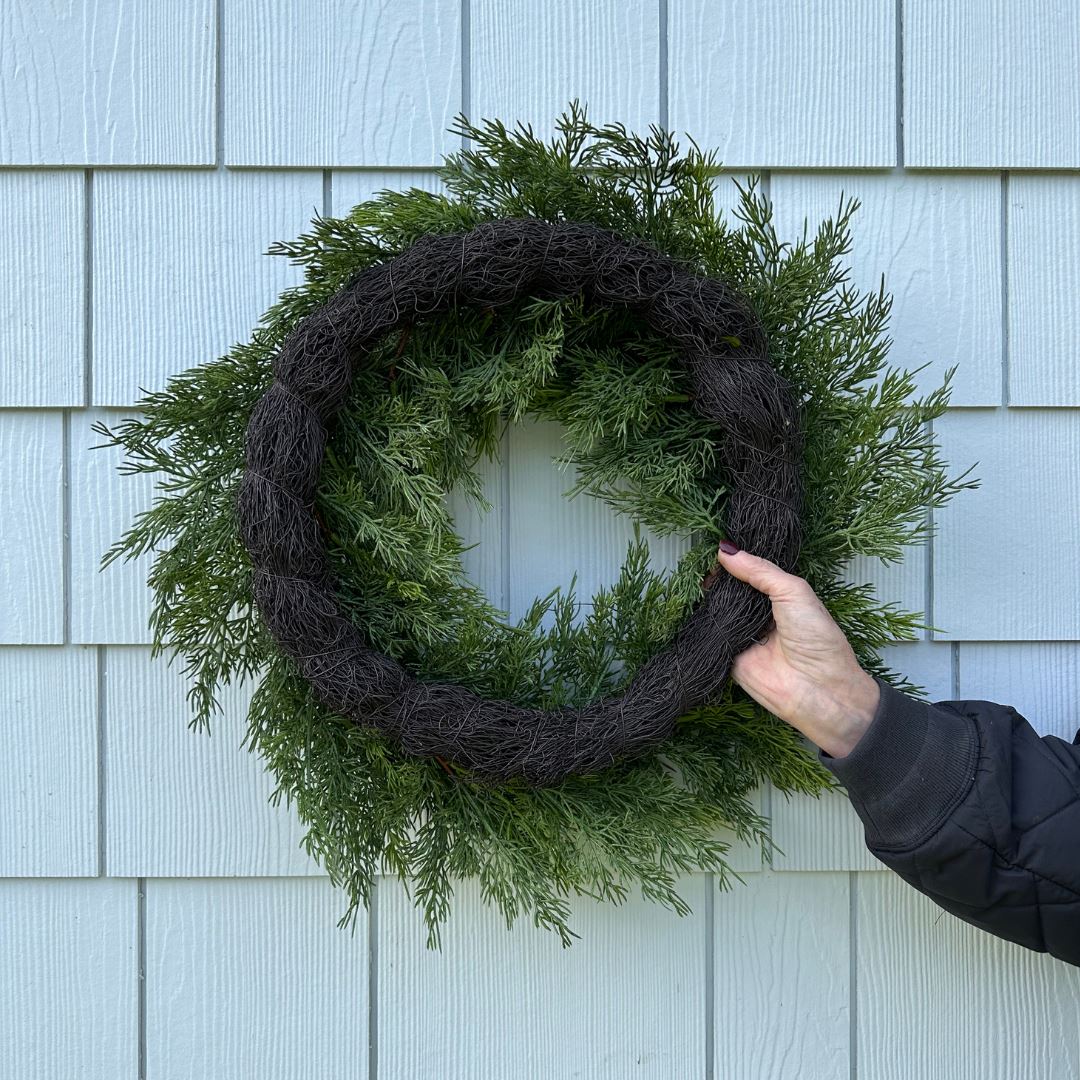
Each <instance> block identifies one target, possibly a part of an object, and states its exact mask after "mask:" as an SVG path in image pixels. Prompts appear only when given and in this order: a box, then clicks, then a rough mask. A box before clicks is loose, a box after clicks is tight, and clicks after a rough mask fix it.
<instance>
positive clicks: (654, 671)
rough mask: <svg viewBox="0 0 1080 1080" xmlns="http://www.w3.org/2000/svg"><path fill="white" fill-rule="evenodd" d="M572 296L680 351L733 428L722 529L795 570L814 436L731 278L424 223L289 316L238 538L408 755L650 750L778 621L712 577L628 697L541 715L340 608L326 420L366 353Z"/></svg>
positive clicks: (512, 232)
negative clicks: (369, 635)
mask: <svg viewBox="0 0 1080 1080" xmlns="http://www.w3.org/2000/svg"><path fill="white" fill-rule="evenodd" d="M577 293H583V294H584V299H585V300H586V301H587V302H593V303H598V304H603V305H609V306H616V305H618V306H624V307H627V308H630V309H632V310H634V311H636V312H639V313H640V314H641V315H642V317H643V318H644V319H645V320H646V321H647V323H648V324H649V325H650V326H651V327H652V329H654V330H655V331H656V332H658V333H660V334H663V335H665V336H666V337H667V338H668V339H670V340H671V341H672V342H673V343H674V344H675V345H676V346H677V347H678V349H679V353H680V356H681V359H682V362H683V363H684V364H685V365H686V368H687V370H688V373H689V376H690V381H691V385H692V401H693V407H694V408H695V409H696V410H697V411H698V412H699V413H700V414H701V415H702V416H704V417H706V418H707V419H709V420H711V421H715V422H716V423H717V424H718V425H719V427H720V430H721V432H722V435H721V439H720V441H721V445H720V446H719V447H718V451H719V458H720V460H721V461H722V462H723V466H724V470H725V472H726V475H727V478H728V480H729V483H730V490H731V494H730V497H729V502H728V506H727V520H726V523H725V524H726V533H727V535H728V536H729V537H730V538H731V539H732V540H734V541H735V543H737V544H739V545H740V546H741V547H744V548H747V549H749V550H751V551H753V552H755V553H756V554H759V555H763V556H764V557H766V558H768V559H771V560H773V561H774V562H776V563H778V564H779V565H780V566H781V567H783V568H784V569H787V570H789V571H790V570H793V569H794V565H795V562H796V559H797V558H798V554H799V548H800V544H801V522H800V514H801V498H802V496H801V490H800V471H799V463H800V460H801V452H802V432H801V430H800V426H799V422H798V420H799V416H798V406H797V403H796V401H795V399H794V396H793V394H792V392H791V389H790V387H789V385H788V383H787V381H786V380H785V379H783V378H782V377H781V376H780V375H779V374H778V373H777V372H776V371H774V370H773V368H772V367H771V366H770V364H769V362H768V357H767V348H766V341H765V335H764V332H763V331H762V329H761V327H760V324H759V323H758V322H757V320H756V319H755V318H754V316H753V315H752V313H751V312H750V310H749V308H748V306H747V305H746V303H745V302H743V301H742V300H741V299H740V298H739V297H738V296H736V295H735V293H734V292H733V290H732V289H731V288H730V287H729V286H728V285H726V284H725V283H723V282H721V281H719V280H717V279H714V278H708V277H702V276H698V275H695V274H692V273H690V272H688V271H687V270H685V269H684V268H682V267H680V266H679V264H678V263H676V262H675V261H674V260H672V259H671V258H670V257H668V256H666V255H664V254H662V253H661V252H659V251H657V250H656V249H655V248H652V247H651V246H648V245H646V244H644V243H642V242H639V241H628V240H626V239H624V238H622V237H620V236H618V235H617V234H615V233H613V232H610V231H609V230H605V229H601V228H598V227H596V226H593V225H590V224H587V223H582V222H549V221H544V220H541V219H538V218H502V219H498V220H494V221H490V222H486V223H484V224H482V225H479V226H477V227H476V228H474V229H472V230H471V231H469V232H467V233H464V234H462V233H457V234H449V235H442V234H440V235H432V236H427V237H424V238H423V239H421V240H419V241H418V242H417V243H416V244H414V245H413V246H412V247H411V248H409V249H408V250H407V251H405V252H403V253H402V254H401V255H398V256H396V257H395V258H392V259H389V260H387V261H385V262H382V263H379V264H376V265H374V266H371V267H369V268H367V269H366V270H364V271H363V272H361V273H359V274H358V275H357V276H356V277H355V278H353V279H352V280H351V281H350V282H349V284H348V285H347V286H346V287H345V288H343V289H342V290H341V291H340V292H338V293H337V294H335V295H334V296H333V297H332V298H331V299H330V300H329V301H328V302H326V303H325V304H323V305H322V306H321V307H320V308H318V309H317V310H315V311H313V312H312V313H310V314H309V315H307V316H306V317H305V318H303V319H302V320H301V321H300V322H299V323H298V324H297V325H296V326H295V327H294V329H293V330H292V332H291V333H290V334H289V336H288V338H287V339H286V340H285V342H284V344H283V345H282V348H281V349H280V351H279V353H278V355H277V356H276V358H275V360H274V366H273V372H274V382H273V383H272V385H271V387H270V389H269V390H268V391H267V392H266V394H265V395H264V396H263V397H262V398H261V399H260V400H259V402H258V403H257V404H256V406H255V408H254V410H253V411H252V414H251V417H250V420H249V423H248V428H247V435H246V447H245V472H244V476H243V478H242V481H241V484H240V489H239V493H238V504H237V509H238V513H239V520H240V528H241V536H242V539H243V543H244V545H245V547H246V548H247V551H248V553H249V555H250V557H251V562H252V565H253V568H254V578H253V593H254V598H255V602H256V605H257V607H258V609H259V612H260V614H261V616H262V617H263V619H264V620H265V621H266V624H267V626H268V628H269V630H270V632H271V634H272V635H273V637H274V639H275V640H276V642H277V643H278V645H279V646H280V648H281V649H282V650H284V652H285V653H286V654H287V655H289V656H290V657H292V658H293V659H294V660H295V662H296V663H297V665H298V667H299V670H300V671H301V673H302V674H303V676H304V677H305V678H306V679H307V680H308V681H309V682H310V684H311V686H312V688H313V689H314V691H315V693H316V695H317V696H318V698H319V699H320V700H321V701H323V702H324V703H325V704H326V705H327V706H328V707H330V708H331V709H333V710H334V711H335V712H338V713H340V714H341V715H343V716H347V717H350V718H352V719H354V720H356V721H357V722H358V723H360V724H363V725H366V726H370V727H375V728H378V729H379V730H381V731H383V732H384V733H386V734H387V735H388V736H390V737H391V738H392V739H393V740H394V741H395V742H396V743H397V744H398V746H400V748H401V749H402V750H403V751H404V752H406V753H409V754H415V755H420V756H424V757H441V758H444V759H449V760H451V761H454V762H457V763H458V764H460V765H462V766H464V767H466V768H468V769H470V770H471V771H472V772H474V773H475V774H476V775H478V776H480V777H483V778H486V779H488V780H491V781H500V780H506V779H509V778H511V777H523V778H525V779H526V780H527V781H529V782H531V783H533V784H535V785H537V786H540V785H550V784H555V783H558V782H559V781H560V780H561V779H563V778H564V777H566V776H568V775H571V774H576V773H592V772H596V771H598V770H600V769H603V768H604V767H606V766H608V765H611V764H612V763H614V762H615V761H616V760H619V759H623V758H629V757H634V756H637V755H641V754H644V753H646V752H648V751H649V750H651V749H653V748H655V747H656V746H658V745H659V744H660V743H662V742H663V741H664V740H665V739H666V738H667V737H669V736H670V735H671V733H672V731H673V728H674V724H675V721H676V719H677V718H678V717H679V716H681V715H682V714H684V713H686V712H687V711H688V710H689V709H691V708H693V707H694V706H696V705H700V704H702V703H704V702H705V701H707V700H708V698H709V696H710V695H711V694H713V693H714V692H716V691H717V690H718V689H719V688H720V687H721V686H722V685H723V683H724V681H725V680H726V679H727V676H728V672H729V670H730V666H731V661H732V659H733V658H734V657H735V656H736V655H737V654H738V653H739V652H741V651H742V650H743V649H744V648H746V647H747V646H748V645H749V644H750V643H751V642H753V641H754V639H755V638H757V637H759V636H760V635H761V634H762V633H763V632H764V630H765V628H766V626H767V625H768V623H769V620H770V616H771V610H770V605H769V601H768V598H767V597H766V596H764V595H763V594H762V593H760V592H758V591H757V590H756V589H754V588H753V587H751V586H750V585H748V584H746V583H744V582H741V581H739V580H738V579H737V578H735V577H733V576H731V575H729V574H723V575H720V576H717V577H715V578H714V579H713V580H712V584H711V586H710V587H709V588H708V589H706V590H705V592H704V594H703V597H702V599H701V600H700V601H699V602H698V603H697V604H696V605H695V606H694V608H693V610H692V611H691V612H690V614H689V616H688V617H687V619H686V620H685V622H684V623H683V625H682V626H681V627H680V629H679V631H678V633H677V634H676V635H675V638H674V640H673V641H672V642H671V643H670V645H669V647H668V648H666V649H665V650H664V651H662V652H659V653H657V654H655V655H654V656H653V657H652V658H651V659H650V660H648V661H647V662H646V663H645V664H643V665H642V666H641V667H640V669H639V670H638V671H637V672H636V674H635V675H634V677H633V679H632V680H631V681H630V682H629V684H628V685H627V686H626V688H625V689H624V690H623V692H622V693H620V694H617V695H610V696H608V697H604V698H600V699H598V700H596V701H593V702H591V703H589V704H587V705H585V706H583V707H581V708H577V709H575V708H569V707H564V708H559V709H552V710H548V711H545V710H542V709H537V708H526V707H521V706H518V705H515V704H514V703H512V702H509V701H503V700H494V699H487V698H483V697H480V696H479V695H477V694H475V693H474V692H472V691H471V690H469V689H467V688H465V687H462V686H457V685H454V684H452V683H443V682H424V681H420V680H418V679H416V678H414V677H413V676H412V675H410V674H409V673H408V672H406V671H405V670H404V668H402V667H401V665H399V664H398V663H397V662H395V661H394V660H392V659H390V658H389V657H387V656H385V655H383V654H381V653H379V652H376V651H374V650H373V649H371V648H370V646H369V645H368V644H367V643H366V642H365V638H364V635H363V632H362V628H361V627H358V626H356V625H355V624H354V623H353V622H352V621H351V620H350V619H349V618H348V617H347V616H346V615H345V614H344V613H343V611H342V610H341V608H340V606H339V604H338V602H337V600H336V598H335V590H334V582H333V579H332V576H331V574H330V571H329V569H328V566H327V562H326V557H325V552H324V549H323V543H322V538H321V535H320V530H319V527H318V523H317V521H316V519H315V514H314V499H315V491H316V486H317V484H318V480H319V472H320V468H321V464H322V456H323V449H324V446H325V443H326V438H327V424H328V423H329V422H330V420H331V419H332V417H333V416H334V414H335V412H336V411H337V410H338V409H339V408H340V407H341V405H342V403H343V401H344V399H345V396H346V394H347V392H348V390H349V386H350V382H351V378H352V370H353V365H354V364H355V363H357V358H358V357H360V358H362V356H363V354H364V352H365V351H369V350H371V349H372V348H373V347H374V346H375V344H376V343H377V342H378V341H379V340H380V339H381V338H382V337H383V336H384V335H386V334H387V333H389V332H390V331H392V330H393V329H394V328H395V327H397V326H399V325H407V324H412V323H414V322H416V321H417V320H421V319H424V318H426V317H429V316H432V317H434V316H437V315H438V314H439V313H440V312H445V311H447V310H448V309H449V308H451V307H452V306H454V305H456V304H469V305H475V306H478V307H498V306H500V305H505V304H508V303H510V302H512V301H514V300H515V299H517V298H519V297H523V296H536V297H544V298H559V297H567V296H572V295H575V294H577ZM360 362H362V359H361V361H360Z"/></svg>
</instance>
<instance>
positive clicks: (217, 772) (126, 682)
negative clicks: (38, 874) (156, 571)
mask: <svg viewBox="0 0 1080 1080" xmlns="http://www.w3.org/2000/svg"><path fill="white" fill-rule="evenodd" d="M189 685H190V683H189V682H188V680H187V679H186V678H185V677H183V676H182V675H181V673H180V664H179V663H176V664H174V665H172V666H171V667H170V666H169V665H168V664H167V663H166V661H165V659H164V658H158V659H153V660H152V659H151V658H150V650H149V649H146V648H126V649H125V648H111V649H108V650H107V651H106V659H105V676H104V694H105V701H104V710H103V711H104V724H105V753H106V759H105V762H106V763H105V770H106V775H107V777H108V782H107V786H106V791H107V796H106V811H105V821H106V830H107V831H106V840H105V850H106V869H107V873H108V874H109V875H110V876H113V877H194V876H199V877H234V876H235V877H242V876H262V875H280V876H303V875H319V874H321V873H322V871H321V870H320V869H319V867H318V866H317V865H316V863H315V861H314V860H313V859H312V858H311V857H310V856H309V855H308V854H307V853H306V852H305V851H303V850H302V848H301V843H302V839H303V828H302V826H301V825H300V822H299V820H298V818H297V817H296V812H295V809H294V808H291V807H288V806H287V805H286V803H285V800H284V799H282V801H281V802H280V803H279V804H278V805H277V806H273V805H271V804H270V801H269V800H270V796H271V794H272V792H273V790H274V787H275V781H274V778H273V777H272V776H271V774H270V773H269V772H268V771H267V770H266V768H265V767H264V765H263V760H262V758H261V757H260V756H259V755H258V754H257V753H249V752H248V751H247V750H246V749H244V748H242V746H241V743H242V741H243V739H244V735H245V734H246V732H247V706H248V703H249V702H250V697H251V688H250V687H248V686H244V685H242V684H241V685H238V684H233V685H230V686H228V687H226V688H224V689H223V690H221V691H220V692H219V695H218V698H219V701H220V703H221V706H222V709H223V712H222V713H219V714H217V715H215V716H213V717H212V718H211V721H210V733H209V734H207V733H206V731H203V730H200V731H193V730H192V729H191V728H190V727H189V726H188V725H189V722H190V720H191V717H192V712H191V706H190V705H189V703H188V701H187V698H186V693H187V689H188V687H189Z"/></svg>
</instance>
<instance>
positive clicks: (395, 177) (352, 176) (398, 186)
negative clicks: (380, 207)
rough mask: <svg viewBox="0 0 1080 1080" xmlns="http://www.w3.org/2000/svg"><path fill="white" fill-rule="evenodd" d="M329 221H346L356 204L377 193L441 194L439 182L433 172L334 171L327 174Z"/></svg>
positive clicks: (436, 174) (411, 170)
mask: <svg viewBox="0 0 1080 1080" xmlns="http://www.w3.org/2000/svg"><path fill="white" fill-rule="evenodd" d="M330 183H331V189H330V195H331V202H332V204H333V205H332V207H331V209H330V211H329V213H330V214H331V215H332V216H333V217H346V216H347V215H348V213H349V211H350V210H352V209H353V207H355V206H356V205H357V204H359V203H362V202H367V201H368V200H369V199H374V198H375V196H376V195H377V194H378V192H380V191H382V190H384V189H386V190H389V191H409V190H410V188H414V187H416V188H420V189H421V190H422V191H431V192H438V191H442V190H443V186H442V181H441V180H440V179H439V175H438V173H436V172H435V171H434V170H433V169H395V170H389V169H334V170H333V171H332V172H331V174H330Z"/></svg>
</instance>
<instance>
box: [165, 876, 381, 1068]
mask: <svg viewBox="0 0 1080 1080" xmlns="http://www.w3.org/2000/svg"><path fill="white" fill-rule="evenodd" d="M342 912H343V902H342V894H341V893H339V892H337V891H336V890H334V889H333V888H332V887H331V886H330V884H329V883H328V882H325V881H316V880H308V881H304V880H296V879H280V878H264V879H248V880H237V881H206V880H200V879H192V880H182V881H148V882H147V883H146V1035H145V1038H146V1075H147V1076H151V1077H155V1078H157V1080H182V1078H191V1080H204V1078H206V1077H213V1078H214V1080H250V1078H251V1077H256V1076H266V1077H271V1076H274V1077H277V1076H280V1077H289V1080H323V1078H324V1077H330V1076H332V1077H334V1078H335V1080H338V1078H340V1080H365V1078H366V1077H367V1075H368V1070H367V1064H368V1027H367V1013H368V1009H367V1005H368V996H367V993H368V968H367V947H368V942H367V919H366V916H365V915H364V914H363V912H361V913H360V915H359V918H358V920H357V925H356V930H355V932H353V931H351V930H349V929H341V928H339V927H338V925H337V920H338V919H339V918H340V916H341V914H342Z"/></svg>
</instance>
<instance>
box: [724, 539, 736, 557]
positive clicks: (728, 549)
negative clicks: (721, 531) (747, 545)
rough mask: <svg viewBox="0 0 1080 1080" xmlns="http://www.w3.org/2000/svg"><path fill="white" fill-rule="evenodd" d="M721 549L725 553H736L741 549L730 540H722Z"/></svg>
mask: <svg viewBox="0 0 1080 1080" xmlns="http://www.w3.org/2000/svg"><path fill="white" fill-rule="evenodd" d="M720 550H721V551H722V552H723V553H724V554H725V555H734V554H735V552H736V551H738V550H739V549H738V547H736V545H735V544H733V543H732V542H731V541H730V540H721V541H720Z"/></svg>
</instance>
